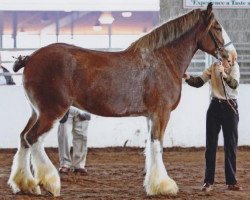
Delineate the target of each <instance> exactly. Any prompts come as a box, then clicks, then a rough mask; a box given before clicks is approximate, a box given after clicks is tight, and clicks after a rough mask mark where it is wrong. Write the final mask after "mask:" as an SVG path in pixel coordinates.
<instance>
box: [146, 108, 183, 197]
mask: <svg viewBox="0 0 250 200" xmlns="http://www.w3.org/2000/svg"><path fill="white" fill-rule="evenodd" d="M169 117H170V112H169V111H167V112H166V110H165V113H164V112H163V111H161V113H158V114H155V115H154V116H153V119H152V130H151V135H152V137H151V140H149V141H148V144H147V146H146V176H145V180H144V187H145V189H146V192H147V194H148V195H157V194H172V195H175V194H176V193H177V192H178V186H177V185H176V183H175V181H174V180H173V179H171V178H170V177H169V176H168V173H167V171H166V168H165V166H164V163H163V159H162V152H163V147H162V143H163V136H164V132H165V128H166V125H167V123H168V120H169Z"/></svg>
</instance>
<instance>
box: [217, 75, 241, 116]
mask: <svg viewBox="0 0 250 200" xmlns="http://www.w3.org/2000/svg"><path fill="white" fill-rule="evenodd" d="M220 79H221V82H222V86H223V90H224V93H225V97H226V100H227V103H228V104H229V105H230V107H231V108H232V110H233V111H234V113H235V114H236V115H238V112H237V110H236V109H235V108H234V106H236V104H235V102H234V101H232V102H233V104H234V105H232V104H231V102H230V101H229V99H228V94H227V91H226V85H225V81H224V79H223V77H222V73H220Z"/></svg>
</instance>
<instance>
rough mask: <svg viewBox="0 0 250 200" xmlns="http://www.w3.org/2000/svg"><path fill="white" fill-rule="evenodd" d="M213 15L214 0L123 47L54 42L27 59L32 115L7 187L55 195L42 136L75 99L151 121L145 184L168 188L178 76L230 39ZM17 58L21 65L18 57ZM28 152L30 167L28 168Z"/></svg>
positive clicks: (223, 51) (55, 180)
mask: <svg viewBox="0 0 250 200" xmlns="http://www.w3.org/2000/svg"><path fill="white" fill-rule="evenodd" d="M227 42H229V37H228V36H227V34H226V32H225V31H224V29H223V28H222V26H221V25H220V24H219V23H218V21H217V20H216V19H215V16H214V14H213V12H212V4H209V5H208V7H207V9H205V10H200V9H196V10H193V11H191V12H189V13H187V14H185V15H183V16H180V17H178V18H176V19H173V20H171V21H169V22H166V23H164V24H162V25H161V26H159V27H157V28H156V29H154V30H152V31H151V32H150V33H148V34H146V35H145V36H143V37H141V38H140V39H138V40H137V41H135V42H134V43H132V44H131V45H130V46H129V47H128V48H127V49H125V50H124V51H120V52H101V51H94V50H88V49H84V48H80V47H76V46H72V45H68V44H58V43H57V44H51V45H48V46H46V47H43V48H41V49H39V50H37V51H36V52H34V53H33V54H32V55H31V56H29V58H28V59H26V60H25V61H24V60H22V59H20V60H19V61H17V62H16V63H15V66H14V68H15V70H16V71H17V70H18V69H19V68H21V67H24V72H23V85H24V88H25V91H26V95H27V97H28V98H29V101H30V104H31V107H32V115H31V117H30V119H29V121H28V123H27V125H26V127H25V128H24V130H23V131H22V132H21V136H20V146H19V149H18V151H17V153H16V155H15V157H14V160H13V165H12V169H11V175H10V178H9V181H8V183H9V185H10V186H11V187H12V190H13V192H14V193H16V192H19V191H20V192H24V193H32V194H40V193H41V190H40V186H43V188H44V189H45V190H47V191H48V192H50V193H51V194H53V195H54V196H59V195H60V177H59V175H58V172H57V169H56V168H55V167H54V165H53V164H52V162H51V161H50V159H49V158H48V156H47V155H46V153H45V151H44V147H43V138H44V136H45V133H46V132H48V131H49V130H50V129H51V127H52V126H53V124H54V122H56V121H58V120H59V119H60V118H62V116H63V115H64V114H65V112H66V111H67V110H68V108H69V107H70V106H71V105H73V106H76V107H78V108H80V109H83V110H86V111H88V112H90V113H93V114H96V115H100V116H105V117H123V116H145V117H146V118H147V119H148V120H149V121H150V122H151V130H150V131H151V134H150V139H149V140H148V144H147V146H146V151H145V152H146V162H145V164H146V167H145V169H146V176H145V180H144V187H145V190H146V193H147V194H148V195H155V194H173V195H175V194H176V193H177V192H178V187H177V184H176V183H175V181H174V180H173V179H171V178H170V177H169V176H168V173H167V171H166V168H165V166H164V163H163V159H162V151H163V148H162V143H163V136H164V131H165V128H166V126H167V123H168V121H169V118H170V113H171V111H172V110H174V109H175V108H176V106H177V105H178V103H179V101H180V97H181V88H182V77H183V74H184V73H185V71H186V69H187V67H188V66H189V64H190V62H191V59H192V57H193V56H194V54H195V52H196V51H197V50H198V49H200V50H202V51H205V52H207V53H209V54H211V55H213V56H215V57H223V56H224V57H227V56H228V50H235V49H234V47H233V45H227V47H224V45H225V44H226V43H227ZM21 61H22V63H21V64H20V62H21ZM30 157H31V164H32V167H33V170H34V173H32V172H31V170H30Z"/></svg>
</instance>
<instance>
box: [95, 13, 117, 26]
mask: <svg viewBox="0 0 250 200" xmlns="http://www.w3.org/2000/svg"><path fill="white" fill-rule="evenodd" d="M98 20H99V22H100V23H101V24H112V23H113V21H114V20H115V19H114V17H113V16H112V14H111V13H110V12H103V13H102V14H101V16H100V17H99V19H98Z"/></svg>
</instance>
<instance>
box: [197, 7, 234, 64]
mask: <svg viewBox="0 0 250 200" xmlns="http://www.w3.org/2000/svg"><path fill="white" fill-rule="evenodd" d="M212 5H213V4H212V3H209V4H208V6H207V10H203V11H202V15H203V20H204V25H205V27H206V28H205V29H206V30H205V32H204V34H201V36H200V38H199V39H198V48H199V49H201V50H202V51H205V52H207V53H209V54H211V55H213V56H214V57H216V58H217V59H222V58H228V56H229V54H231V55H232V56H233V57H234V60H235V59H236V58H237V53H236V50H235V48H234V45H233V44H232V42H231V40H230V38H229V37H228V35H227V33H226V31H225V30H224V29H223V27H222V26H221V25H220V23H219V22H218V21H217V20H216V19H215V16H214V14H213V12H212Z"/></svg>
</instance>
